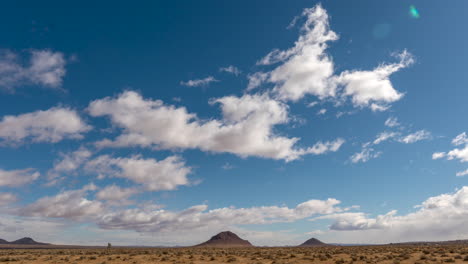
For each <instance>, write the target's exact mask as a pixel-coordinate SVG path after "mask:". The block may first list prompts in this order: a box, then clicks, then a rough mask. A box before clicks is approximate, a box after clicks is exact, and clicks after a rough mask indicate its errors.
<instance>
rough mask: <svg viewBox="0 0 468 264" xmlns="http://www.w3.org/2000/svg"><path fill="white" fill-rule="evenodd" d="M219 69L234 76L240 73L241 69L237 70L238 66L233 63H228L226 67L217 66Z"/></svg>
mask: <svg viewBox="0 0 468 264" xmlns="http://www.w3.org/2000/svg"><path fill="white" fill-rule="evenodd" d="M219 71H220V72H227V73H231V74H234V75H235V76H238V75H239V74H241V71H240V70H239V68H237V67H236V66H233V65H229V66H227V67H221V68H219Z"/></svg>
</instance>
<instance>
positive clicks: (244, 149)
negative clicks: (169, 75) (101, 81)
mask: <svg viewBox="0 0 468 264" xmlns="http://www.w3.org/2000/svg"><path fill="white" fill-rule="evenodd" d="M211 103H212V104H220V106H221V111H222V116H223V118H222V119H221V120H216V119H211V120H207V121H203V120H200V119H198V118H197V116H196V115H195V114H191V113H188V112H187V110H186V109H185V108H184V107H179V108H176V107H174V106H170V105H165V104H164V103H163V102H162V101H160V100H156V101H153V100H150V99H144V98H142V97H141V95H139V94H138V93H136V92H133V91H127V92H124V93H122V94H120V95H119V96H118V97H117V98H110V97H106V98H104V99H101V100H96V101H93V102H91V104H90V106H89V108H88V109H89V112H90V114H91V115H92V116H110V118H111V121H112V123H113V124H114V125H116V126H118V127H121V128H123V134H122V135H120V136H118V137H117V138H116V139H115V140H114V141H111V140H108V139H107V140H103V141H100V142H98V146H100V147H108V146H110V147H125V146H142V147H153V148H160V149H194V148H198V149H201V150H203V151H209V152H228V153H232V154H236V155H238V156H241V157H247V156H257V157H262V158H272V159H284V160H286V161H290V160H294V159H297V158H299V157H300V156H302V155H305V154H309V153H314V154H321V153H317V152H316V150H315V148H314V147H312V148H297V147H295V144H296V142H297V141H299V138H287V137H283V136H279V135H276V134H274V132H273V127H274V126H275V125H278V124H285V123H287V122H288V121H289V119H288V107H287V105H285V104H283V103H281V102H278V101H276V100H273V99H271V98H269V97H268V96H267V95H258V94H255V95H248V94H246V95H243V96H242V97H235V96H226V97H222V98H217V99H213V100H212V101H211ZM331 151H336V150H331ZM325 152H326V151H324V152H322V153H325Z"/></svg>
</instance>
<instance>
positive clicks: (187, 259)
mask: <svg viewBox="0 0 468 264" xmlns="http://www.w3.org/2000/svg"><path fill="white" fill-rule="evenodd" d="M0 262H1V263H22V264H33V263H34V264H36V263H37V264H45V263H74V264H81V263H89V264H104V263H105V264H114V263H115V264H123V263H136V264H150V263H162V264H173V263H180V264H185V263H192V264H204V263H211V264H213V263H239V264H273V263H275V264H286V263H287V264H306V263H307V264H311V263H316V264H335V263H336V264H367V263H384V264H397V263H400V264H410V263H411V264H413V263H418V264H430V263H434V264H436V263H468V245H429V246H421V245H386V246H355V247H289V248H287V247H277V248H263V247H249V248H164V249H162V248H118V247H115V248H113V249H112V251H110V252H107V248H80V249H66V250H64V249H1V250H0Z"/></svg>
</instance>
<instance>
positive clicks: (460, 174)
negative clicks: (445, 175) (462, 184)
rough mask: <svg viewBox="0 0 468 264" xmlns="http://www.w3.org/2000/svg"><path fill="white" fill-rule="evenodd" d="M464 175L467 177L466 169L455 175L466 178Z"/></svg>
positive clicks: (467, 170) (467, 171)
mask: <svg viewBox="0 0 468 264" xmlns="http://www.w3.org/2000/svg"><path fill="white" fill-rule="evenodd" d="M466 175H468V169H466V170H464V171H459V172H457V174H456V176H457V177H463V176H466Z"/></svg>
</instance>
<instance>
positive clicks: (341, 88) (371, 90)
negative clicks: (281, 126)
mask: <svg viewBox="0 0 468 264" xmlns="http://www.w3.org/2000/svg"><path fill="white" fill-rule="evenodd" d="M303 17H305V18H306V21H305V23H304V25H303V26H302V28H301V34H300V36H299V39H298V40H297V41H296V42H295V43H294V46H293V47H291V48H289V49H286V50H273V51H272V52H270V53H269V54H268V55H267V56H265V57H264V58H262V59H261V60H259V61H258V62H257V65H271V64H278V63H279V65H278V66H276V68H274V69H273V70H271V71H268V72H257V73H254V74H250V75H249V76H248V77H249V84H248V87H247V90H250V89H253V88H256V87H258V86H260V85H262V84H263V83H271V84H273V85H274V87H273V90H272V94H274V96H275V98H278V99H280V100H283V101H297V100H300V99H302V98H303V97H304V96H306V95H313V96H316V97H318V98H319V99H320V100H324V99H332V100H338V102H340V101H341V100H343V101H344V100H346V99H347V98H348V97H349V98H351V102H352V103H353V105H354V106H356V107H369V108H370V109H371V110H372V111H385V110H387V109H388V108H389V107H390V104H391V103H393V102H395V101H398V100H400V99H401V98H402V97H403V94H402V93H400V92H398V91H397V90H396V89H395V88H394V87H393V85H392V83H391V81H390V76H391V75H392V74H394V73H396V72H398V71H399V70H401V69H403V68H406V67H408V66H410V65H411V64H413V63H414V58H413V56H412V55H411V54H410V53H409V52H407V51H406V50H404V51H403V52H401V53H399V54H394V57H397V58H398V59H399V60H398V61H397V62H395V63H385V64H380V65H379V66H378V67H376V68H374V69H372V70H367V71H366V70H346V71H343V72H341V73H340V74H335V73H334V64H333V60H332V58H331V57H330V56H329V55H328V53H327V52H326V50H327V48H328V43H329V42H331V41H335V40H337V39H338V35H337V34H336V33H335V32H333V31H332V30H331V29H330V25H329V18H328V14H327V12H326V10H325V9H323V8H322V6H321V5H317V6H315V7H314V8H308V9H305V10H304V11H303V13H302V15H301V16H300V17H296V18H295V19H294V21H293V23H292V25H294V24H295V23H296V22H297V21H298V20H299V19H300V18H303Z"/></svg>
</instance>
